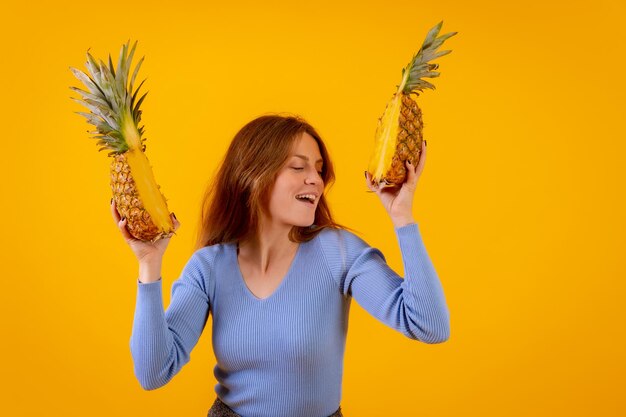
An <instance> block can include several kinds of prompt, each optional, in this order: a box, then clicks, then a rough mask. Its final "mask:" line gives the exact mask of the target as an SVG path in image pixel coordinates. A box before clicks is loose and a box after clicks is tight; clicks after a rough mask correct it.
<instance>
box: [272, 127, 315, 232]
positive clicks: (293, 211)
mask: <svg viewBox="0 0 626 417" xmlns="http://www.w3.org/2000/svg"><path fill="white" fill-rule="evenodd" d="M323 164H324V161H322V156H321V154H320V149H319V146H318V145H317V142H316V141H315V139H314V138H313V136H311V135H309V134H308V133H306V132H304V133H303V134H302V135H301V136H300V137H299V138H298V139H296V140H295V142H294V145H293V148H292V150H291V153H290V155H289V157H288V158H287V161H286V163H285V164H284V165H283V167H282V168H281V170H280V171H279V173H278V176H277V177H276V181H275V182H274V187H273V189H272V192H271V195H270V202H269V210H270V214H271V216H272V218H271V219H270V221H271V222H272V223H279V224H280V225H286V226H289V228H291V226H302V227H308V226H310V225H312V224H313V222H314V221H315V211H316V209H317V205H318V203H319V200H320V198H321V196H322V193H323V192H324V181H323V180H322V177H321V173H322V167H323V166H324V165H323ZM300 195H309V197H311V196H314V199H312V201H313V202H312V203H311V201H309V200H308V199H298V198H296V196H300Z"/></svg>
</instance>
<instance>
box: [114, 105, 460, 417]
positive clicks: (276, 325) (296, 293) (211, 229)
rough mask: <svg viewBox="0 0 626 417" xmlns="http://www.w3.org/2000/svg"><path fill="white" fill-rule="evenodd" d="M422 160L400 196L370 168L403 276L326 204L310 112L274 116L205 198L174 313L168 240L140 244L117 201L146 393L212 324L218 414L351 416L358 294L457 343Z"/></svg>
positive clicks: (434, 336)
mask: <svg viewBox="0 0 626 417" xmlns="http://www.w3.org/2000/svg"><path fill="white" fill-rule="evenodd" d="M425 160H426V147H425V146H423V147H422V150H421V157H420V160H419V163H418V166H417V167H414V166H411V165H410V164H409V163H407V165H406V166H407V171H408V177H407V181H406V182H405V183H404V184H403V185H402V187H401V188H399V189H393V190H390V189H388V188H387V189H379V188H378V187H376V186H374V185H372V184H371V181H370V178H369V175H368V174H367V173H366V184H367V187H369V189H370V190H371V191H372V192H374V193H376V194H377V195H378V197H379V198H380V201H381V202H382V204H383V206H384V208H385V210H386V211H387V213H388V214H389V216H390V219H391V221H392V223H393V225H394V230H395V232H396V235H397V238H398V240H399V244H400V250H401V252H402V257H403V260H404V266H405V275H406V278H404V279H403V278H401V277H400V276H399V275H398V274H396V273H395V272H394V271H393V270H392V269H391V268H390V267H389V266H388V265H387V263H386V261H385V258H384V255H383V254H382V252H381V251H380V250H378V249H376V248H373V247H371V246H369V245H368V244H367V243H366V242H365V241H364V240H363V239H361V238H360V237H358V236H357V235H356V234H355V233H354V232H353V231H351V229H350V228H348V227H346V226H342V225H339V224H337V223H336V222H335V221H334V220H333V218H332V216H331V212H330V209H329V206H328V202H327V200H326V196H325V191H327V190H328V188H329V187H330V185H331V184H332V183H333V182H334V179H335V177H334V171H333V165H332V163H331V160H330V157H329V155H328V152H327V149H326V147H325V145H324V142H323V141H322V139H321V137H320V135H319V134H318V133H317V132H316V130H315V129H314V128H313V127H312V126H311V125H310V124H308V123H307V122H306V121H305V120H304V119H303V118H301V117H299V116H283V115H279V114H271V115H264V116H261V117H258V118H256V119H254V120H252V121H251V122H249V123H248V124H246V125H245V126H244V127H243V128H241V130H240V131H239V132H238V133H237V134H236V135H235V137H234V138H233V140H232V142H231V144H230V147H229V148H228V150H227V152H226V155H225V157H224V159H223V161H222V163H221V164H220V168H219V171H218V172H217V174H216V177H215V179H214V181H212V182H211V183H209V186H208V187H207V190H206V192H205V195H204V199H203V204H202V210H201V215H200V225H199V230H198V235H197V244H196V247H195V249H194V252H193V254H192V255H191V257H190V259H189V261H188V262H187V264H186V265H185V267H184V268H183V271H182V273H181V275H180V277H179V278H178V280H176V281H174V283H173V284H172V293H171V294H172V296H171V301H170V305H169V307H168V308H167V310H166V311H164V310H163V299H162V288H161V282H162V281H161V263H162V258H163V254H164V252H165V249H166V247H167V245H168V243H169V238H167V239H162V240H160V241H157V242H155V243H153V244H152V243H146V242H141V241H138V240H136V239H134V238H132V236H130V234H129V233H128V231H127V229H126V220H125V219H120V216H119V213H118V212H117V210H116V208H115V205H114V203H112V207H111V210H112V215H113V218H114V220H115V221H116V223H117V225H118V227H119V229H120V231H121V233H122V236H123V237H124V238H125V240H126V242H127V243H128V244H129V246H130V247H131V249H132V251H133V252H134V254H135V255H136V257H137V259H138V261H139V278H138V282H137V286H138V287H137V303H136V309H135V316H134V322H133V329H132V335H131V339H130V347H131V354H132V357H133V361H134V368H135V375H136V376H137V378H138V380H139V382H140V384H141V386H142V387H143V388H144V389H147V390H150V389H156V388H158V387H161V386H163V385H165V384H166V383H167V382H168V381H170V380H171V379H172V377H174V375H176V373H178V371H179V370H180V369H181V368H182V366H184V365H185V364H186V363H187V362H188V361H189V359H190V353H191V350H192V349H193V347H194V346H195V345H196V343H197V342H198V339H199V337H200V335H201V334H202V331H203V330H204V328H205V325H206V322H207V320H208V317H209V315H211V316H212V319H213V320H212V335H213V338H212V342H213V350H214V353H215V356H216V359H217V364H216V366H215V368H214V375H215V378H216V380H217V381H218V383H217V385H216V386H215V392H216V394H217V397H216V399H215V402H214V403H213V405H212V407H211V408H210V410H209V413H208V416H209V417H223V416H227V417H237V416H240V417H287V416H289V417H328V416H333V417H335V416H342V412H341V406H340V401H341V384H342V375H343V355H344V350H345V343H346V335H347V331H348V314H349V310H350V302H351V300H352V298H355V299H356V301H357V302H358V303H359V305H361V306H362V307H363V308H364V309H365V310H367V311H368V312H369V313H370V314H371V315H373V316H374V317H375V318H376V319H378V320H380V321H381V322H383V323H385V324H386V325H388V326H389V327H391V328H393V329H395V330H398V331H399V332H401V333H402V334H404V335H405V336H407V337H409V338H411V339H414V340H418V341H421V342H423V343H441V342H444V341H446V340H447V339H448V337H449V313H448V308H447V305H446V301H445V296H444V293H443V288H442V286H441V283H440V281H439V278H438V276H437V273H436V272H435V269H434V267H433V265H432V263H431V261H430V258H429V256H428V254H427V252H426V248H425V247H424V244H423V242H422V239H421V235H420V232H419V229H418V226H417V223H416V222H415V220H414V219H413V215H412V203H413V196H414V193H415V189H416V186H417V181H418V178H419V176H420V174H421V172H422V170H423V169H424V163H425ZM172 220H173V221H174V225H175V230H177V229H178V228H179V227H180V222H179V221H178V220H177V219H176V217H175V216H174V215H173V214H172Z"/></svg>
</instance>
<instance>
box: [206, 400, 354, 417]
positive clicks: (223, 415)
mask: <svg viewBox="0 0 626 417" xmlns="http://www.w3.org/2000/svg"><path fill="white" fill-rule="evenodd" d="M207 417H242V416H240V415H239V414H237V413H235V412H234V411H233V410H231V409H230V408H229V407H228V406H227V405H226V404H224V402H222V400H220V397H216V398H215V401H214V402H213V405H212V406H211V409H210V410H209V414H207ZM294 417H295V416H294ZM328 417H343V414H342V413H341V406H339V408H338V409H337V411H335V412H334V413H332V414H331V415H330V416H328Z"/></svg>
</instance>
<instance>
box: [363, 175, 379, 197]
mask: <svg viewBox="0 0 626 417" xmlns="http://www.w3.org/2000/svg"><path fill="white" fill-rule="evenodd" d="M365 184H366V185H367V188H369V189H370V191H372V192H374V193H375V192H376V191H378V184H372V175H371V174H370V173H369V172H367V171H365Z"/></svg>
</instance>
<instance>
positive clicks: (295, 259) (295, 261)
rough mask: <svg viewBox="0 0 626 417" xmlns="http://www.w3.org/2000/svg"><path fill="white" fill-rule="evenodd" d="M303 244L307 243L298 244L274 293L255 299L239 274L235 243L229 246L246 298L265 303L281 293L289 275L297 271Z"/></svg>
mask: <svg viewBox="0 0 626 417" xmlns="http://www.w3.org/2000/svg"><path fill="white" fill-rule="evenodd" d="M305 243H307V242H300V243H299V244H298V249H296V254H295V256H294V257H293V260H292V261H291V264H290V265H289V269H288V270H287V273H286V274H285V276H284V277H283V278H282V279H281V281H280V284H278V287H276V289H274V292H272V293H271V294H270V295H268V296H267V297H265V298H259V297H257V296H256V295H254V293H253V292H252V291H251V290H250V288H248V285H247V284H246V280H245V279H244V278H243V273H242V272H241V267H240V266H239V259H238V256H237V242H234V243H232V244H231V245H230V246H231V254H232V256H233V258H234V262H235V269H236V273H237V276H238V279H239V282H240V283H241V285H242V287H243V290H244V292H245V293H246V294H248V297H250V298H251V299H253V300H255V301H257V302H264V301H267V300H269V299H271V298H273V297H274V296H275V295H276V293H278V292H279V291H281V289H282V288H283V287H284V286H285V282H286V281H287V280H288V279H289V277H290V276H291V275H293V273H294V271H295V270H297V264H298V260H299V258H300V252H302V246H303V245H304V244H305Z"/></svg>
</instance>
